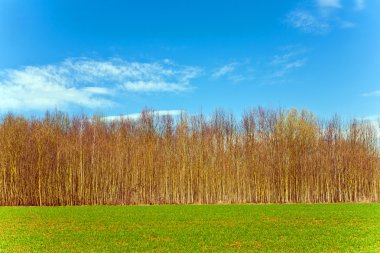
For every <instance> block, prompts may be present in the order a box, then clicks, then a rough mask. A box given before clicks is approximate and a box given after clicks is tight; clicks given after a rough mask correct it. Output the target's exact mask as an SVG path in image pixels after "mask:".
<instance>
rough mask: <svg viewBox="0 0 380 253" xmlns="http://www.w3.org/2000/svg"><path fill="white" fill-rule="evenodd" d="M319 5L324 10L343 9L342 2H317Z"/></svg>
mask: <svg viewBox="0 0 380 253" xmlns="http://www.w3.org/2000/svg"><path fill="white" fill-rule="evenodd" d="M317 3H318V5H319V6H320V7H322V8H341V7H342V5H341V3H340V0H317Z"/></svg>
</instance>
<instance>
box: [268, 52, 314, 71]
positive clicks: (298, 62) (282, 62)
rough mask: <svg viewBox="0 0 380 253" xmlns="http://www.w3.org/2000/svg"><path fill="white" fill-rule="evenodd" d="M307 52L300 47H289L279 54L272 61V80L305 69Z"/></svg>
mask: <svg viewBox="0 0 380 253" xmlns="http://www.w3.org/2000/svg"><path fill="white" fill-rule="evenodd" d="M306 52H307V50H305V49H303V48H298V47H288V48H285V49H283V50H282V51H281V54H277V55H275V56H274V57H273V59H272V60H271V61H270V64H269V65H270V66H271V67H272V71H271V75H270V76H271V78H279V77H283V76H285V75H287V74H288V73H289V72H291V71H292V70H294V69H298V68H301V67H303V66H304V65H305V64H306V61H307V59H306V57H305V53H306Z"/></svg>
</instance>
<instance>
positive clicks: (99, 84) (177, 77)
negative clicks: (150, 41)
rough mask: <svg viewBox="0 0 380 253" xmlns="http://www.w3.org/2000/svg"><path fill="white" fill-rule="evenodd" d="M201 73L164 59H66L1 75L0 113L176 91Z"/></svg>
mask: <svg viewBox="0 0 380 253" xmlns="http://www.w3.org/2000/svg"><path fill="white" fill-rule="evenodd" d="M200 72H201V69H200V68H197V67H191V66H180V65H175V64H174V63H172V62H170V63H168V62H167V61H165V62H153V63H141V62H128V61H124V60H121V59H111V60H107V61H97V60H92V59H87V58H80V59H67V60H65V61H63V62H61V63H59V64H55V65H43V66H26V67H23V68H20V69H6V70H3V71H1V72H0V112H6V111H12V110H48V109H52V108H59V109H62V108H63V109H67V107H70V106H81V107H86V108H101V107H105V106H111V105H113V102H112V97H113V96H115V95H116V94H119V95H120V93H123V92H181V91H186V90H188V89H190V88H191V87H192V86H191V84H190V81H191V80H192V79H194V78H196V77H198V75H199V74H200Z"/></svg>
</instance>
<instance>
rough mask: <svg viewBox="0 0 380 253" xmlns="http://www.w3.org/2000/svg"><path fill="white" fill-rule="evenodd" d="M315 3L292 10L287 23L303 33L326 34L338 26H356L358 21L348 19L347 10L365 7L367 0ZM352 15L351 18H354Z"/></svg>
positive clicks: (331, 0) (318, 0)
mask: <svg viewBox="0 0 380 253" xmlns="http://www.w3.org/2000/svg"><path fill="white" fill-rule="evenodd" d="M315 3H316V4H315V5H311V6H304V7H303V8H297V9H295V10H293V11H290V12H289V13H288V14H287V15H286V17H285V23H287V24H288V25H290V26H291V27H293V28H294V29H297V30H299V31H301V32H303V33H309V34H315V35H326V34H328V33H329V32H331V31H333V30H334V29H337V28H340V29H348V28H354V27H356V26H357V23H356V22H354V21H352V20H347V17H348V16H349V15H347V10H348V11H350V10H352V8H353V9H354V10H358V11H359V10H363V9H364V8H365V0H351V5H348V4H347V3H346V1H344V2H342V1H341V0H315ZM343 3H345V4H346V5H343ZM350 6H351V7H350ZM352 6H353V7H352ZM350 16H351V18H350V19H353V18H354V17H352V15H350Z"/></svg>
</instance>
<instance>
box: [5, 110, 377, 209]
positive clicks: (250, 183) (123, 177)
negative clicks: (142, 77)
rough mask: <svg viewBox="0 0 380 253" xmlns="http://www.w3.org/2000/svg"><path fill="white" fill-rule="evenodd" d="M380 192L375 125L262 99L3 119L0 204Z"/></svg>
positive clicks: (325, 197) (336, 198)
mask: <svg viewBox="0 0 380 253" xmlns="http://www.w3.org/2000/svg"><path fill="white" fill-rule="evenodd" d="M358 201H371V202H378V201H380V153H379V148H378V143H377V129H376V127H375V126H373V125H371V124H369V123H366V122H359V121H354V120H353V121H351V122H349V123H343V122H341V121H340V120H339V119H338V118H337V117H334V118H333V119H331V120H329V121H321V120H318V119H317V118H316V117H315V116H313V115H312V114H311V113H309V112H306V111H302V112H298V111H297V110H288V111H284V110H281V109H279V110H269V109H262V108H255V109H251V110H249V111H246V113H245V114H244V115H243V116H242V117H241V119H239V120H236V119H235V118H234V116H233V115H231V114H228V113H224V112H223V111H216V112H215V113H214V114H213V115H212V117H208V118H207V117H205V116H203V115H197V116H188V115H185V114H183V115H181V116H179V117H175V118H172V117H171V116H157V115H156V114H155V113H153V112H151V111H144V112H143V113H142V114H141V117H140V118H139V119H138V120H131V119H120V120H115V121H113V122H108V121H106V120H104V119H103V118H101V117H93V118H91V119H89V118H87V117H86V116H80V117H69V116H67V115H66V114H63V113H61V112H55V113H47V114H46V116H45V117H44V118H42V119H26V118H24V117H16V116H12V115H6V116H4V117H3V118H2V120H1V121H0V205H39V206H41V205H129V204H172V203H175V204H192V203H288V202H294V203H321V202H358Z"/></svg>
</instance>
